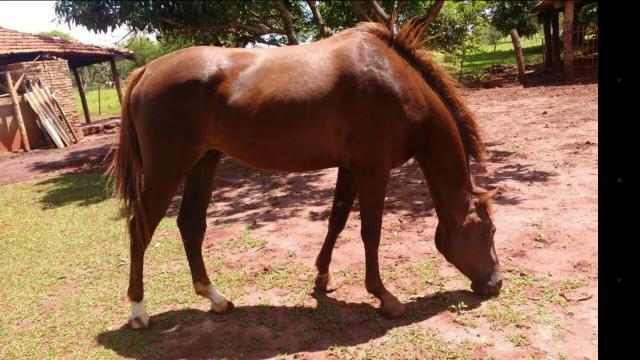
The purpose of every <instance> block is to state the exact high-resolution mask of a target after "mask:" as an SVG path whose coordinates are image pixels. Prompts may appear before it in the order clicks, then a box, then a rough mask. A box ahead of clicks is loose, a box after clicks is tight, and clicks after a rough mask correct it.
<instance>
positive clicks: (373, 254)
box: [356, 170, 405, 318]
mask: <svg viewBox="0 0 640 360" xmlns="http://www.w3.org/2000/svg"><path fill="white" fill-rule="evenodd" d="M388 181H389V171H388V170H385V171H378V170H376V171H368V172H358V174H357V176H356V188H357V191H358V194H359V199H360V217H361V220H362V226H361V236H362V241H363V242H364V250H365V258H366V262H365V266H366V277H365V284H366V287H367V291H368V292H369V293H371V294H373V295H374V296H375V297H377V298H378V299H380V302H381V303H380V310H381V311H382V313H383V314H384V315H386V316H389V317H392V318H395V317H400V316H402V315H403V314H404V310H405V306H404V305H403V304H402V303H401V302H400V301H399V300H398V298H396V297H395V296H394V295H393V294H391V293H390V292H389V291H388V290H387V289H386V288H385V287H384V284H383V283H382V279H381V278H380V268H379V264H378V247H379V245H380V231H381V229H382V210H383V207H384V197H385V193H386V188H387V183H388Z"/></svg>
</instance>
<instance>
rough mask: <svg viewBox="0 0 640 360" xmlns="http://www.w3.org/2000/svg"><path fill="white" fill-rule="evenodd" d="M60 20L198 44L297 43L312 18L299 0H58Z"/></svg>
mask: <svg viewBox="0 0 640 360" xmlns="http://www.w3.org/2000/svg"><path fill="white" fill-rule="evenodd" d="M55 11H56V15H57V16H58V18H59V19H61V20H63V21H65V22H67V23H71V24H76V25H82V26H85V27H87V28H88V29H90V30H93V31H97V32H106V31H109V30H113V29H115V28H118V27H120V26H127V27H128V28H130V29H132V30H133V31H136V32H155V33H158V34H159V35H160V36H161V38H163V39H172V38H179V39H180V40H184V41H187V42H191V43H196V44H200V45H218V46H239V47H241V46H245V45H247V44H248V43H263V44H270V45H280V44H284V43H289V44H295V43H297V41H298V40H297V38H296V32H295V30H296V29H300V30H301V31H305V30H306V29H307V28H308V27H309V25H310V21H308V20H309V19H307V18H308V17H305V14H304V11H303V4H302V3H301V2H300V1H291V0H278V1H275V2H273V1H272V2H266V1H238V0H226V1H72V0H60V1H57V2H56V6H55Z"/></svg>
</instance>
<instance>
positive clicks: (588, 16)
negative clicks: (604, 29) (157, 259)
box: [577, 1, 598, 26]
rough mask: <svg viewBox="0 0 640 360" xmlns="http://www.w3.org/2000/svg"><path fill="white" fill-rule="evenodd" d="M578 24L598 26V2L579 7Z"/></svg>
mask: <svg viewBox="0 0 640 360" xmlns="http://www.w3.org/2000/svg"><path fill="white" fill-rule="evenodd" d="M577 18H578V23H580V24H582V25H596V26H597V25H598V2H597V1H594V2H590V3H587V4H584V5H583V6H582V7H580V10H578V14H577Z"/></svg>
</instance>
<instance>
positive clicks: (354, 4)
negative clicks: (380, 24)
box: [350, 0, 371, 21]
mask: <svg viewBox="0 0 640 360" xmlns="http://www.w3.org/2000/svg"><path fill="white" fill-rule="evenodd" d="M350 3H351V8H352V9H353V12H354V13H356V15H357V16H358V18H359V19H360V21H371V18H370V17H369V15H367V12H366V11H365V10H364V8H363V7H362V1H354V0H352V1H350Z"/></svg>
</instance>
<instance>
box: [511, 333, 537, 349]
mask: <svg viewBox="0 0 640 360" xmlns="http://www.w3.org/2000/svg"><path fill="white" fill-rule="evenodd" d="M505 338H507V340H509V341H510V342H511V343H512V344H513V345H515V346H519V347H523V346H528V345H531V339H530V338H529V336H527V335H526V334H513V335H506V336H505Z"/></svg>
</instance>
